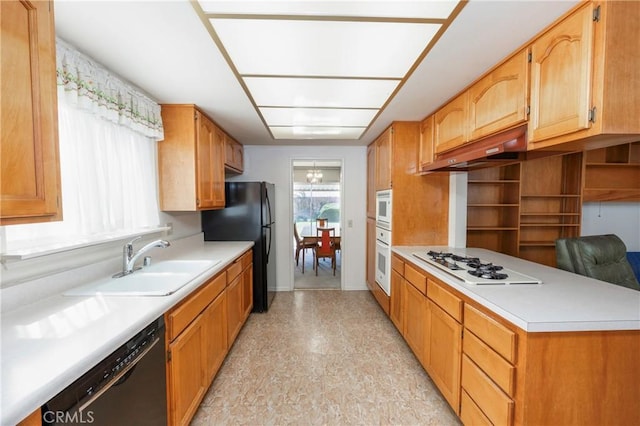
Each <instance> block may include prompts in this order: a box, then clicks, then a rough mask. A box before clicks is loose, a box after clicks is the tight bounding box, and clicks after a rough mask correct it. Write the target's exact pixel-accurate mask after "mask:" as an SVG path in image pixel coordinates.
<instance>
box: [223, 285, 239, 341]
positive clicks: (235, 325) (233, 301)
mask: <svg viewBox="0 0 640 426" xmlns="http://www.w3.org/2000/svg"><path fill="white" fill-rule="evenodd" d="M241 327H242V274H240V275H238V276H237V277H236V278H235V279H234V280H233V281H232V282H231V283H230V284H229V285H228V286H227V339H228V346H229V348H231V346H232V345H233V342H234V341H235V340H236V337H237V336H238V333H239V332H240V328H241Z"/></svg>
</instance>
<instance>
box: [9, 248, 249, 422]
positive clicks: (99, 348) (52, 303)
mask: <svg viewBox="0 0 640 426" xmlns="http://www.w3.org/2000/svg"><path fill="white" fill-rule="evenodd" d="M191 240H192V241H193V242H190V243H189V244H187V245H184V244H183V245H176V247H174V246H172V247H170V248H169V249H166V250H165V251H163V252H161V251H156V252H154V259H156V258H157V259H167V258H169V259H184V260H213V259H215V260H219V262H218V263H216V264H215V265H213V266H212V267H210V268H207V269H205V270H202V271H201V272H200V274H198V275H197V276H196V277H195V278H194V279H192V280H191V281H190V282H189V283H188V284H186V285H185V286H183V287H182V288H180V289H179V290H177V291H176V292H175V293H173V294H170V295H168V296H111V297H107V296H104V295H95V296H63V295H62V294H56V295H53V296H50V297H46V298H43V299H40V300H37V301H35V302H33V303H29V304H26V305H24V306H21V307H19V308H17V309H13V310H10V311H8V312H2V405H1V417H0V424H3V425H9V424H16V423H18V422H19V421H21V420H22V419H23V418H25V417H26V416H28V415H29V414H31V412H33V411H34V410H36V409H37V408H38V407H40V406H41V405H42V404H44V403H45V402H47V401H48V400H49V399H51V398H52V397H53V396H55V395H56V394H57V393H58V392H60V391H61V390H63V389H64V388H65V387H67V386H68V385H69V384H71V383H72V382H73V381H74V380H76V379H77V378H78V377H80V376H81V375H82V374H84V373H85V372H86V371H88V370H89V369H90V368H91V367H93V366H94V365H96V364H97V363H99V362H100V361H101V360H102V359H104V358H105V357H106V356H108V355H109V354H110V353H111V352H113V351H114V350H115V349H117V348H118V347H119V346H121V345H122V344H124V343H125V342H126V341H127V340H129V339H130V338H131V337H132V336H134V335H135V334H136V333H137V332H138V331H140V330H142V329H143V328H144V327H145V326H146V325H147V324H149V323H151V322H152V321H153V320H155V319H156V318H158V317H160V316H162V315H164V313H165V312H166V311H168V310H169V309H171V308H172V307H173V306H175V305H176V304H178V303H179V302H180V301H181V300H182V299H184V298H185V297H186V296H188V295H189V294H191V293H192V292H193V291H194V290H196V289H197V288H198V287H200V285H202V284H203V283H205V282H206V281H207V280H208V279H209V278H210V277H212V276H214V275H215V274H217V273H218V272H220V271H223V270H224V269H225V268H226V267H227V266H228V265H230V264H231V263H232V262H233V261H234V260H235V259H236V258H237V257H238V256H240V255H241V254H242V253H244V252H245V251H246V250H249V249H250V248H251V247H252V246H253V242H244V241H241V242H208V241H207V242H204V241H201V237H199V238H196V239H195V240H194V239H191ZM52 279H53V278H52ZM89 282H90V281H87V284H88V283H89Z"/></svg>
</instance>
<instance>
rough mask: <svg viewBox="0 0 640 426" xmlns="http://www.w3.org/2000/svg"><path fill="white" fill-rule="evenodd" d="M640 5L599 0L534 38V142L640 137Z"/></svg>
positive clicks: (601, 142) (588, 145) (575, 143)
mask: <svg viewBox="0 0 640 426" xmlns="http://www.w3.org/2000/svg"><path fill="white" fill-rule="evenodd" d="M639 20H640V5H639V4H638V2H633V1H631V2H625V1H612V2H608V1H592V2H585V3H584V4H581V5H580V6H579V7H578V8H577V9H576V10H575V11H574V12H573V13H571V14H569V15H568V16H567V17H566V18H565V19H563V20H561V21H559V22H558V24H556V25H555V26H553V27H552V28H551V29H549V30H548V31H547V32H545V33H543V34H542V35H541V36H540V37H539V38H537V39H536V40H534V42H533V44H532V47H531V49H532V50H531V52H532V63H531V116H530V123H529V148H530V149H538V148H547V147H550V148H549V149H553V150H555V149H557V146H558V145H559V144H565V145H564V146H565V147H566V150H567V151H568V150H571V151H578V150H585V149H593V148H602V147H604V146H613V145H617V144H620V143H626V142H634V141H637V140H638V139H640V120H638V117H640V102H638V98H639V97H640V78H637V70H638V68H639V67H640V56H638V43H637V40H640V26H639V25H638V22H639Z"/></svg>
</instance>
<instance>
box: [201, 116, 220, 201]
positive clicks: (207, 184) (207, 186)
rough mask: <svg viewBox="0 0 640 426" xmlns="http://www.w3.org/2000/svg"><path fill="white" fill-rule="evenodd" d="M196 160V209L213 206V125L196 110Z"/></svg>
mask: <svg viewBox="0 0 640 426" xmlns="http://www.w3.org/2000/svg"><path fill="white" fill-rule="evenodd" d="M196 120H197V127H196V128H197V140H196V160H197V168H196V173H197V175H198V183H197V186H198V199H197V206H198V209H209V208H212V207H215V205H216V204H215V195H214V180H215V176H214V173H213V163H214V161H215V157H214V156H215V151H216V149H215V137H216V136H215V131H216V129H215V126H214V124H213V123H212V122H211V121H209V119H208V118H206V117H205V116H204V115H202V114H201V113H200V111H196Z"/></svg>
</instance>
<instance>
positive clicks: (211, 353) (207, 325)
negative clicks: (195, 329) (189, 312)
mask: <svg viewBox="0 0 640 426" xmlns="http://www.w3.org/2000/svg"><path fill="white" fill-rule="evenodd" d="M202 321H203V324H204V336H206V338H205V346H206V352H205V354H206V355H205V360H206V361H205V363H206V372H207V374H206V379H207V381H206V384H207V385H209V384H210V383H211V382H212V381H213V378H214V377H215V375H216V373H217V372H218V370H219V369H220V366H221V365H222V362H223V361H224V358H225V356H227V351H228V347H229V346H228V344H227V293H226V292H224V291H223V292H222V293H220V294H219V295H218V297H216V298H215V300H214V301H213V302H211V304H210V305H209V306H208V307H207V308H206V309H205V310H204V312H203V313H202Z"/></svg>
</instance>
